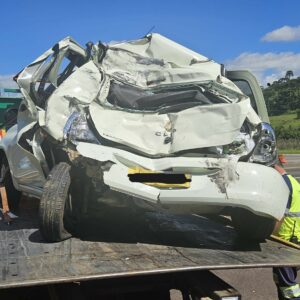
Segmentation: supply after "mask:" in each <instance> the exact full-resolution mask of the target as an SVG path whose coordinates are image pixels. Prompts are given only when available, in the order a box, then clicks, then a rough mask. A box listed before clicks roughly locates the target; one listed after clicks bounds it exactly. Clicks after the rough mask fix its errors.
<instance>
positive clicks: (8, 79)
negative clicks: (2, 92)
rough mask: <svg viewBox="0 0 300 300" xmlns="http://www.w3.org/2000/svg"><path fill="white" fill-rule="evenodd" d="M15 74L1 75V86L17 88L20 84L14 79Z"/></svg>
mask: <svg viewBox="0 0 300 300" xmlns="http://www.w3.org/2000/svg"><path fill="white" fill-rule="evenodd" d="M14 76H15V75H0V88H17V87H18V85H17V84H16V83H15V82H14V81H13V77H14Z"/></svg>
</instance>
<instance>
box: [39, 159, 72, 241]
mask: <svg viewBox="0 0 300 300" xmlns="http://www.w3.org/2000/svg"><path fill="white" fill-rule="evenodd" d="M70 184H71V176H70V165H68V164H67V163H64V162H61V163H59V164H57V165H56V166H54V167H53V169H52V170H51V172H50V173H49V175H48V178H47V180H46V183H45V185H44V190H43V194H42V197H41V201H40V207H39V224H40V231H41V233H42V235H43V237H44V238H45V239H46V241H48V242H59V241H63V240H66V239H68V238H70V237H71V234H70V233H69V232H68V231H67V230H66V229H65V226H64V215H65V207H66V201H67V200H69V188H70Z"/></svg>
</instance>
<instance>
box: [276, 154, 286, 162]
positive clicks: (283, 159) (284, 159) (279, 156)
mask: <svg viewBox="0 0 300 300" xmlns="http://www.w3.org/2000/svg"><path fill="white" fill-rule="evenodd" d="M278 160H279V161H280V162H281V163H282V164H286V163H287V160H286V158H285V155H284V154H279V155H278Z"/></svg>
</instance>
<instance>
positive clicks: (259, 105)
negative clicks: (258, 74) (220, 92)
mask: <svg viewBox="0 0 300 300" xmlns="http://www.w3.org/2000/svg"><path fill="white" fill-rule="evenodd" d="M226 77H227V78H229V79H230V80H231V81H233V82H234V83H235V84H236V85H237V86H238V87H239V89H240V90H241V91H242V92H243V93H244V94H245V95H247V96H248V97H249V98H250V100H251V105H252V107H253V109H254V110H255V111H256V113H257V114H258V115H259V117H260V119H261V120H262V122H266V123H270V120H269V116H268V111H267V107H266V102H265V99H264V95H263V93H262V90H261V87H260V86H259V84H258V82H257V80H256V78H255V76H254V75H253V74H252V73H251V72H249V71H245V70H242V71H240V70H238V71H226Z"/></svg>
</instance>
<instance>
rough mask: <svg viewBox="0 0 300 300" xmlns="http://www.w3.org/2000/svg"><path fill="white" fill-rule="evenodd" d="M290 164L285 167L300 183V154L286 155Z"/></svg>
mask: <svg viewBox="0 0 300 300" xmlns="http://www.w3.org/2000/svg"><path fill="white" fill-rule="evenodd" d="M286 159H287V161H288V163H287V164H286V165H285V169H286V171H287V173H289V174H291V175H293V176H294V177H296V178H297V179H298V181H299V182H300V154H289V155H286Z"/></svg>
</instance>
